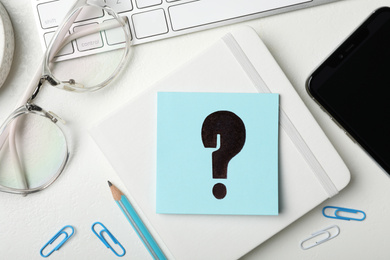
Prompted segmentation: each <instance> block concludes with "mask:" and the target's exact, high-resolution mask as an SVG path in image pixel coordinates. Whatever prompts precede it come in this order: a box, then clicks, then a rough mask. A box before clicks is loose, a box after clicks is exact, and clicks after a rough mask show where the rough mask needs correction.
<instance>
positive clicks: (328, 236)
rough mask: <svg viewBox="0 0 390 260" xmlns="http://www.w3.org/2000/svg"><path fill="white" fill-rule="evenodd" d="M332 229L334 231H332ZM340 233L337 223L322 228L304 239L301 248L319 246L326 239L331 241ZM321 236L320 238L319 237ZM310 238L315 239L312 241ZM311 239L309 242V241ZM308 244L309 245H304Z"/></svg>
mask: <svg viewBox="0 0 390 260" xmlns="http://www.w3.org/2000/svg"><path fill="white" fill-rule="evenodd" d="M330 231H332V232H330ZM339 234H340V228H339V227H338V226H337V225H334V226H330V227H327V228H324V229H322V230H319V231H317V232H315V233H313V234H312V235H311V236H310V237H308V238H306V239H304V240H302V241H301V248H302V249H303V250H307V249H309V248H312V247H315V246H318V245H319V244H322V243H324V242H326V241H329V240H330V239H332V238H335V237H337V236H338V235H339ZM318 238H320V239H318ZM309 240H313V241H312V242H310V241H309ZM307 241H309V242H307ZM304 244H307V245H304Z"/></svg>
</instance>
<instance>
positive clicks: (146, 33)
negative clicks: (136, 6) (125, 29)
mask: <svg viewBox="0 0 390 260" xmlns="http://www.w3.org/2000/svg"><path fill="white" fill-rule="evenodd" d="M132 20H133V24H134V30H135V36H136V37H137V38H138V39H142V38H146V37H150V36H154V35H160V34H164V33H167V32H168V25H167V21H166V17H165V13H164V10H163V9H157V10H153V11H149V12H144V13H138V14H134V15H133V16H132Z"/></svg>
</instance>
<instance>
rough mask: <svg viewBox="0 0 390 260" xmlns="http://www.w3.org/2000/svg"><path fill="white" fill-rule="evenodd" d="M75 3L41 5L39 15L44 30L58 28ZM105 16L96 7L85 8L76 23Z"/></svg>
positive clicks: (59, 2)
mask: <svg viewBox="0 0 390 260" xmlns="http://www.w3.org/2000/svg"><path fill="white" fill-rule="evenodd" d="M72 5H73V1H69V0H67V1H54V2H48V3H43V4H39V5H38V6H37V8H38V15H39V19H40V21H41V26H42V28H43V29H47V28H52V27H56V26H58V25H59V23H60V22H62V20H63V19H64V17H65V15H66V14H67V11H64V10H69V9H70V7H71V6H72ZM102 16H103V10H102V9H100V8H96V7H85V8H83V10H82V11H81V13H80V14H79V15H78V16H77V19H76V22H79V21H84V20H89V19H94V18H98V17H102Z"/></svg>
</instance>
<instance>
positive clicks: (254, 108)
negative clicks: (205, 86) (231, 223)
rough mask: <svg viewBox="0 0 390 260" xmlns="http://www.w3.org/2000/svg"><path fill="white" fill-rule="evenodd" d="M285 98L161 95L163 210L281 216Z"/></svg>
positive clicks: (159, 190)
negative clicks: (280, 157) (281, 138)
mask: <svg viewBox="0 0 390 260" xmlns="http://www.w3.org/2000/svg"><path fill="white" fill-rule="evenodd" d="M278 130H279V95H278V94H271V93H185V92H159V93H158V94H157V183H156V185H157V187H156V211H157V213H166V214H232V215H277V214H278V212H279V210H278V136H279V134H278Z"/></svg>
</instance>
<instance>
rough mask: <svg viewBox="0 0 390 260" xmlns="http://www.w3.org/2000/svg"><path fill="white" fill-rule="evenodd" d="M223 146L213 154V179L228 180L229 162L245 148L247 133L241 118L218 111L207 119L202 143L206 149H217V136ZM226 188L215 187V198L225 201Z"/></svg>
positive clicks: (219, 184)
mask: <svg viewBox="0 0 390 260" xmlns="http://www.w3.org/2000/svg"><path fill="white" fill-rule="evenodd" d="M218 134H219V135H220V141H221V145H220V148H219V149H218V150H217V151H214V152H213V154H212V162H213V178H218V179H226V178H227V167H228V164H229V161H230V160H231V159H232V158H233V157H234V156H236V155H237V154H238V153H239V152H240V151H241V149H242V148H243V147H244V144H245V138H246V131H245V125H244V123H243V122H242V120H241V118H240V117H238V116H237V115H236V114H234V113H233V112H230V111H217V112H214V113H212V114H210V115H208V116H207V117H206V119H205V120H204V122H203V125H202V142H203V145H204V147H206V148H216V147H217V135H218ZM226 193H227V191H226V186H225V185H224V184H222V183H217V184H215V185H214V187H213V194H214V197H216V198H217V199H223V198H224V197H225V196H226Z"/></svg>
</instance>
